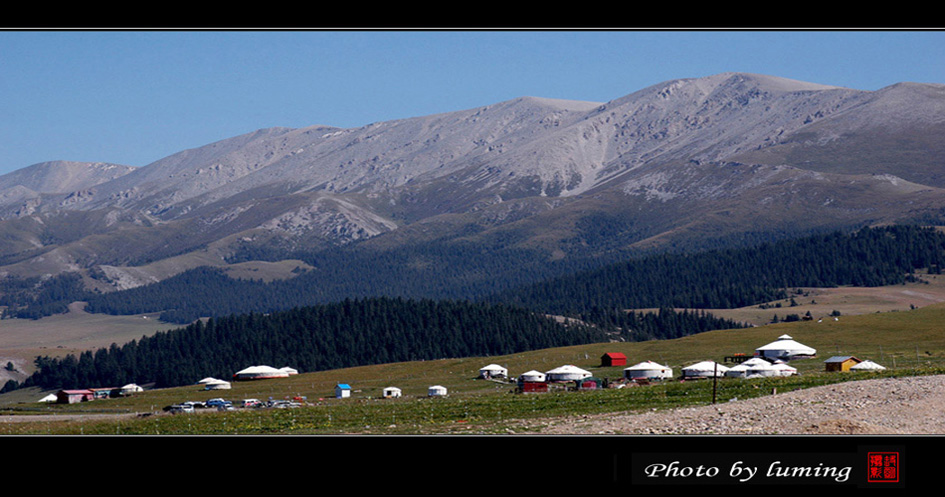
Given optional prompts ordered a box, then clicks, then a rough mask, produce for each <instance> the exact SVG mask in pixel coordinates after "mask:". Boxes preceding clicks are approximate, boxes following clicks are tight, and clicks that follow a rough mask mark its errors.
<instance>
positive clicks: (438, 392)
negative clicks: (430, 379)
mask: <svg viewBox="0 0 945 497" xmlns="http://www.w3.org/2000/svg"><path fill="white" fill-rule="evenodd" d="M427 395H429V396H430V397H442V396H445V395H446V387H444V386H442V385H433V386H432V387H430V388H428V389H427Z"/></svg>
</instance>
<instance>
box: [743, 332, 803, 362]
mask: <svg viewBox="0 0 945 497" xmlns="http://www.w3.org/2000/svg"><path fill="white" fill-rule="evenodd" d="M755 355H756V356H759V357H768V358H774V359H784V360H790V359H797V358H802V357H814V356H816V355H817V350H816V349H813V348H811V347H808V346H807V345H804V344H801V343H798V342H796V341H794V339H793V338H791V336H790V335H781V336H779V337H778V339H777V340H775V341H773V342H771V343H769V344H767V345H762V346H761V347H758V348H757V349H755Z"/></svg>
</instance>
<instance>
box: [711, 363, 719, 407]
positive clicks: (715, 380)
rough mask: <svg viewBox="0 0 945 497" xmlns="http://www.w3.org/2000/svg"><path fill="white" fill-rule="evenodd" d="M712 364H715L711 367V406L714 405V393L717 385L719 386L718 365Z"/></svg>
mask: <svg viewBox="0 0 945 497" xmlns="http://www.w3.org/2000/svg"><path fill="white" fill-rule="evenodd" d="M714 364H715V366H713V369H714V371H713V373H712V403H713V404H715V393H716V391H717V390H718V384H719V363H717V362H715V363H714Z"/></svg>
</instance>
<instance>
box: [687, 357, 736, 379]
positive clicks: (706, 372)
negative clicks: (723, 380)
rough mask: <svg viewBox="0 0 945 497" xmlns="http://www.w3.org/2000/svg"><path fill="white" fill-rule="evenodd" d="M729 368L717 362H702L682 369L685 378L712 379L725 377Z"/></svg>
mask: <svg viewBox="0 0 945 497" xmlns="http://www.w3.org/2000/svg"><path fill="white" fill-rule="evenodd" d="M726 371H728V368H727V367H725V366H723V365H721V364H719V363H717V362H715V361H702V362H697V363H695V364H692V365H690V366H686V367H684V368H682V375H683V378H712V377H713V376H716V377H719V376H723V375H725V372H726Z"/></svg>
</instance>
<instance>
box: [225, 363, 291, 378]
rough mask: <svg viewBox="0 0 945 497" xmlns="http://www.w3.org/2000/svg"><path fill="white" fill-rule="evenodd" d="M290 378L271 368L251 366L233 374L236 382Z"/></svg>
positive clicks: (287, 374)
mask: <svg viewBox="0 0 945 497" xmlns="http://www.w3.org/2000/svg"><path fill="white" fill-rule="evenodd" d="M288 377H289V373H286V372H285V371H282V370H279V369H276V368H273V367H270V366H250V367H248V368H246V369H243V370H241V371H237V372H236V373H235V374H233V379H234V380H267V379H270V378H288Z"/></svg>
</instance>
